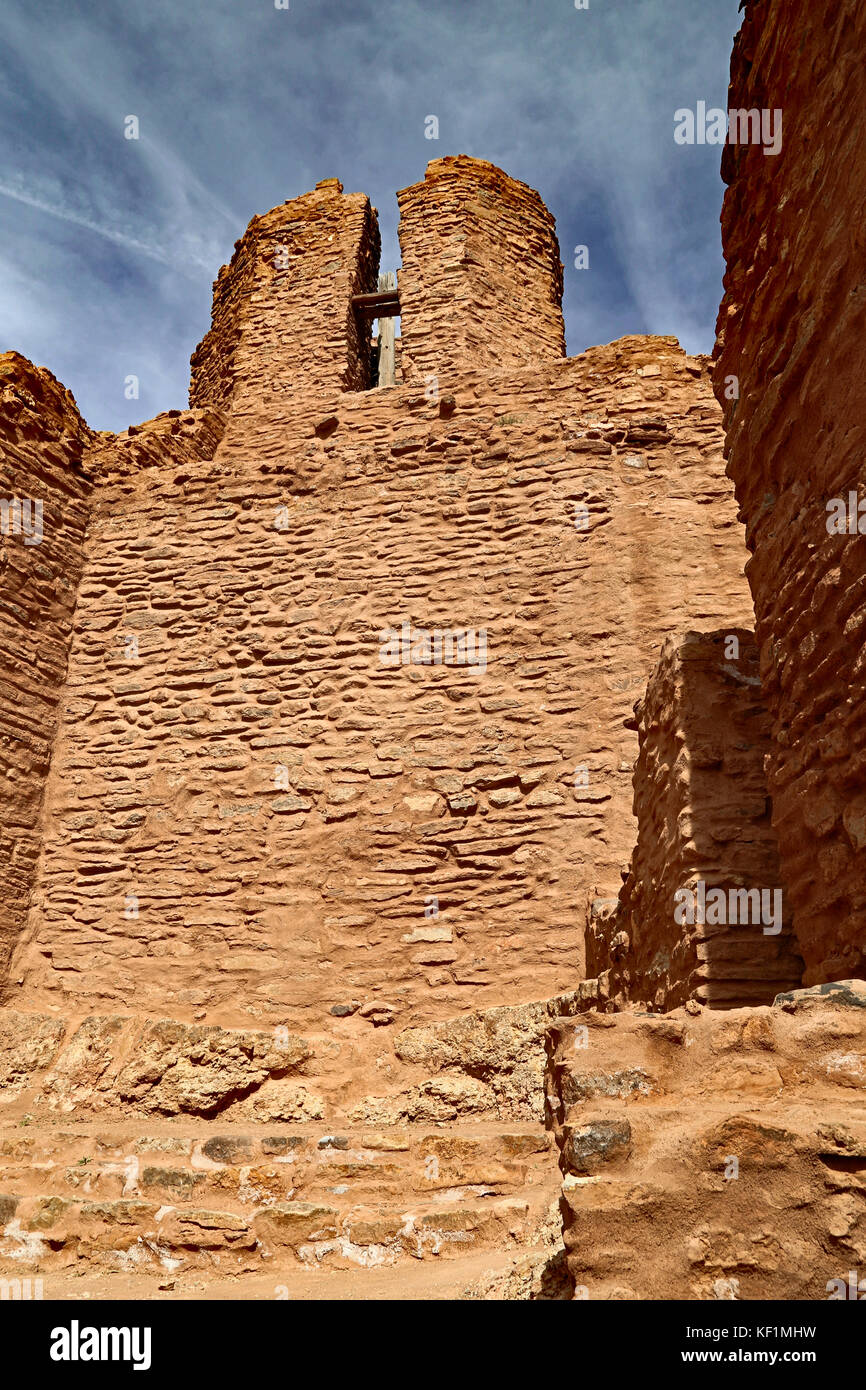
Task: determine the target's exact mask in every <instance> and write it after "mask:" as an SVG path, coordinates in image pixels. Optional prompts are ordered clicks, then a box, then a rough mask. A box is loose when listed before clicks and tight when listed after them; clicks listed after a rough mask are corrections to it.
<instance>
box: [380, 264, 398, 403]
mask: <svg viewBox="0 0 866 1390" xmlns="http://www.w3.org/2000/svg"><path fill="white" fill-rule="evenodd" d="M387 294H393V296H394V298H395V299H396V301H397V313H398V314H399V312H400V300H399V297H398V295H397V272H396V270H387V271H386V272H385V274H384V275H380V276H379V296H380V298H381V297H382V296H383V295H387ZM395 317H396V315H394V314H383V313H382V311H381V310H380V311H379V385H380V386H395V385H396V384H397V358H396V351H395V333H394V328H395V325H394V318H395Z"/></svg>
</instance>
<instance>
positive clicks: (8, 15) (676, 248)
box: [0, 0, 738, 428]
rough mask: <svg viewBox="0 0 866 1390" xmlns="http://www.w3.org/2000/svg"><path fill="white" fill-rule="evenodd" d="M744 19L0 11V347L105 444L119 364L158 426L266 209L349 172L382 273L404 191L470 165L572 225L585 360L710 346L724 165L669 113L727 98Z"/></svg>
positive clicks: (200, 0)
mask: <svg viewBox="0 0 866 1390" xmlns="http://www.w3.org/2000/svg"><path fill="white" fill-rule="evenodd" d="M737 4H738V0H717V2H716V3H715V4H714V5H712V6H696V5H695V3H694V0H629V3H628V5H627V6H626V5H623V4H622V3H621V0H620V3H616V4H615V3H613V0H599V3H597V4H596V3H595V0H593V3H592V5H591V8H590V9H589V10H588V11H576V10H575V9H574V8H573V6H572V5H571V3H570V0H545V3H544V4H543V5H539V4H537V3H532V0H497V3H496V5H490V4H487V5H467V4H466V3H465V0H438V3H437V4H436V5H435V6H431V5H430V4H429V0H355V2H354V3H353V5H351V6H347V5H346V4H345V0H315V3H313V0H297V3H293V5H292V7H291V9H290V10H289V11H276V10H275V9H274V8H273V7H272V5H270V4H269V3H268V0H185V3H184V4H183V5H182V6H178V5H177V3H176V0H149V3H148V5H147V6H136V5H126V6H116V7H104V8H103V9H102V10H101V11H100V13H99V18H98V21H97V19H96V17H95V16H94V15H88V13H87V10H88V7H86V6H76V5H68V4H65V3H63V0H43V3H41V4H39V5H31V6H16V5H14V4H13V5H7V6H0V46H2V48H3V51H4V53H5V55H6V56H7V58H8V63H9V70H10V74H11V76H10V80H9V81H7V82H6V83H4V85H3V87H2V88H0V195H2V196H0V217H2V220H3V248H2V257H3V260H2V261H0V300H5V301H6V303H7V306H8V305H11V307H12V312H11V313H10V312H6V313H4V314H3V315H2V317H0V325H2V329H3V332H4V334H5V335H6V336H5V338H4V340H3V341H2V342H0V348H4V347H17V348H19V350H22V351H26V352H27V353H28V355H31V356H35V357H37V358H38V359H39V360H40V361H42V362H44V363H46V365H48V366H50V367H51V368H52V370H54V371H56V372H57V374H58V375H59V376H61V378H62V379H64V380H65V381H66V382H67V384H68V385H69V386H70V387H71V388H72V389H73V391H74V392H75V393H76V396H77V398H78V399H79V402H80V404H81V406H82V408H83V410H84V412H85V414H86V415H87V416H88V418H89V419H90V421H91V423H93V424H94V425H98V426H106V425H108V426H112V427H116V428H119V427H122V426H123V425H125V424H126V423H128V422H129V419H130V415H131V414H132V413H133V411H134V407H131V405H130V403H129V402H127V401H126V400H125V399H124V397H123V393H122V390H120V389H119V386H118V382H122V375H123V374H122V373H121V370H120V369H121V367H122V368H123V369H124V372H134V373H136V374H138V375H140V378H141V391H142V394H141V400H140V401H139V402H138V408H139V411H140V416H141V417H142V418H144V417H146V416H147V415H149V414H155V413H156V412H157V411H158V410H162V409H166V408H168V407H170V406H175V405H180V404H182V403H183V400H184V398H185V393H186V387H187V381H188V359H189V354H190V351H191V350H192V348H193V346H194V345H195V343H196V341H197V340H198V339H199V338H200V337H201V336H202V334H203V333H204V331H205V330H206V328H207V326H208V323H209V309H210V298H211V281H212V280H213V278H214V276H215V275H216V272H217V270H218V268H219V266H220V264H221V263H222V262H223V261H224V260H227V259H228V258H229V257H230V255H231V250H232V243H233V242H234V240H235V239H236V237H238V236H239V235H240V234H241V233H242V231H243V229H244V227H245V226H246V223H247V222H248V220H249V218H250V217H251V216H252V215H253V214H254V213H256V212H263V211H265V210H266V209H268V208H269V207H272V206H274V204H276V203H278V202H281V201H283V199H285V198H288V197H293V196H295V195H297V194H298V193H301V192H304V191H305V190H306V189H308V188H310V187H312V185H313V183H314V182H315V181H316V180H317V179H319V178H323V177H328V176H332V175H336V176H338V177H340V178H341V179H342V180H343V183H344V184H345V185H346V187H347V189H351V190H352V191H355V190H363V191H365V192H368V193H369V194H370V195H371V197H372V199H373V201H374V203H376V204H377V206H378V208H379V212H380V221H381V224H382V229H383V264H384V265H385V266H386V267H387V268H391V267H392V266H394V265H396V264H397V261H398V255H399V252H398V247H397V241H396V220H397V209H396V200H395V196H394V195H395V193H396V190H397V189H398V188H400V187H403V186H405V185H406V184H409V183H412V182H415V181H417V180H418V179H420V178H422V177H423V171H424V165H425V163H426V162H427V160H428V159H431V158H436V157H438V156H440V155H444V154H456V153H459V152H461V151H465V152H467V153H470V154H475V155H479V156H482V157H484V158H486V159H490V160H493V161H494V162H495V163H498V164H500V165H501V166H502V167H503V168H505V169H506V170H507V171H508V172H509V173H512V174H514V175H515V176H516V177H518V178H521V179H524V180H525V181H526V182H528V183H530V184H532V185H533V186H534V187H536V188H538V189H539V191H540V192H541V194H542V196H543V197H544V198H545V200H546V201H547V203H548V205H549V206H550V208H551V210H552V211H553V212H554V214H555V215H556V217H557V222H558V227H559V233H560V241H561V245H562V254H563V261H564V262H565V265H566V291H565V304H564V309H565V316H566V332H567V340H568V344H569V351H571V352H575V351H579V350H580V349H581V348H582V347H583V346H585V345H587V344H589V343H592V342H603V341H608V340H609V339H610V338H612V337H616V336H618V335H619V334H621V333H626V332H658V333H675V334H677V335H678V336H679V337H680V339H681V341H682V342H683V344H684V346H686V347H687V348H689V349H690V350H708V349H709V348H710V346H711V344H712V334H713V324H714V320H715V314H716V308H717V305H718V300H719V297H720V291H721V283H720V282H721V257H720V249H719V231H718V214H719V208H720V204H721V197H722V191H723V190H722V185H721V181H720V178H719V173H718V151H714V150H713V149H712V148H707V149H704V150H697V149H689V148H688V147H685V148H684V147H679V146H676V145H675V144H674V142H673V135H672V131H673V111H674V110H675V109H676V107H677V106H681V105H689V104H692V103H693V102H694V101H695V100H697V99H698V98H701V97H705V98H707V99H708V100H711V101H716V99H717V98H720V99H721V102H720V104H724V92H725V87H726V82H727V71H728V63H729V57H730V48H731V40H732V36H733V34H734V32H735V30H736V28H737V25H738V14H737ZM429 113H435V114H437V115H438V116H439V119H440V139H439V141H438V142H434V141H428V140H425V138H424V117H425V116H426V115H427V114H429ZM128 114H135V115H137V116H138V117H139V120H140V125H141V139H140V140H138V141H134V140H129V141H127V140H124V138H123V122H124V117H125V116H126V115H128ZM578 242H588V243H589V244H590V253H591V255H590V264H591V269H590V271H588V272H582V271H577V270H575V269H574V268H573V265H572V260H571V257H572V254H573V253H572V248H573V246H574V245H575V244H576V243H578ZM15 267H19V268H21V269H22V271H23V272H24V273H22V274H19V275H18V276H16V275H15V274H14V268H15ZM43 285H47V286H49V287H50V290H49V292H48V293H47V294H44V293H42V292H41V287H42V286H43ZM13 331H14V336H15V339H16V340H15V341H12V340H11V337H12V334H13ZM83 343H84V344H86V351H82V350H81V344H83ZM139 368H140V371H139Z"/></svg>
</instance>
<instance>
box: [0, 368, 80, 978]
mask: <svg viewBox="0 0 866 1390" xmlns="http://www.w3.org/2000/svg"><path fill="white" fill-rule="evenodd" d="M92 438H93V436H92V432H91V431H90V430H89V429H88V428H87V426H86V425H85V424H84V422H83V420H82V419H81V417H80V415H79V414H78V411H77V409H76V407H75V402H74V401H73V399H72V396H71V395H70V393H69V392H68V391H67V390H65V388H64V387H62V386H61V385H60V383H59V382H58V381H56V380H55V378H54V377H53V376H52V375H51V373H50V372H48V371H46V370H45V369H44V368H41V367H34V366H32V365H31V364H30V363H29V362H28V361H27V360H26V359H25V358H23V357H20V356H19V355H18V353H15V352H7V353H4V354H3V355H2V356H0V498H2V499H3V500H5V501H11V500H12V499H14V498H17V499H19V501H23V500H24V499H27V500H28V501H29V502H31V503H32V504H35V503H36V502H37V501H39V502H41V503H42V516H41V523H40V525H41V533H42V539H41V541H40V543H39V544H30V545H28V544H26V543H25V537H24V535H23V534H20V533H19V534H18V535H13V534H11V525H12V522H11V519H10V520H9V521H8V522H7V527H8V529H9V533H8V534H6V535H3V536H0V673H2V674H0V773H2V776H3V779H4V788H5V790H4V814H3V824H2V829H0V982H2V981H3V980H4V979H5V974H6V969H7V967H8V963H9V957H10V955H11V952H12V950H13V948H14V946H15V943H16V941H17V939H18V937H19V935H20V934H21V932H22V930H23V928H24V925H25V922H26V917H27V908H28V903H29V899H30V890H31V888H32V885H33V879H34V876H35V870H36V861H37V857H38V853H39V846H40V829H39V814H40V808H41V806H42V798H43V792H44V788H45V780H46V777H47V773H48V765H49V761H50V758H51V749H52V745H53V742H54V737H55V734H56V731H57V722H58V720H57V704H58V701H59V699H60V693H61V689H62V685H63V680H64V677H65V674H66V663H67V657H68V654H69V642H70V634H71V629H72V614H73V611H74V608H75V600H76V593H77V589H78V581H79V578H80V574H81V567H82V562H83V556H82V545H83V540H84V530H85V526H86V522H87V514H88V506H89V499H90V481H89V478H88V475H87V473H86V471H85V469H84V468H83V466H82V456H83V454H84V450H85V448H86V446H87V445H88V444H89V443H90V441H91V440H92ZM30 517H31V525H32V526H33V528H34V529H33V530H32V532H31V539H33V540H35V539H36V536H37V534H38V531H37V529H36V528H35V518H36V513H35V511H34V510H33V508H31V512H30Z"/></svg>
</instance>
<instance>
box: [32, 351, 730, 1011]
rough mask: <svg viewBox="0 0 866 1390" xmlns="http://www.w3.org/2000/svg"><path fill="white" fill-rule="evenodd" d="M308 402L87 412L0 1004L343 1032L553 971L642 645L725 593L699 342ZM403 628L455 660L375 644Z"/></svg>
mask: <svg viewBox="0 0 866 1390" xmlns="http://www.w3.org/2000/svg"><path fill="white" fill-rule="evenodd" d="M236 389H237V388H236ZM314 404H315V406H316V409H314V410H313V411H312V413H311V414H307V416H306V417H304V415H303V412H302V411H301V410H300V405H301V402H300V401H299V400H298V399H296V400H295V405H294V410H295V412H296V413H295V417H294V420H293V421H291V420H290V421H286V420H285V419H284V418H283V416H282V414H280V413H277V414H276V415H275V416H274V417H271V416H269V415H268V414H266V413H265V411H264V410H263V411H262V414H261V417H260V423H259V424H258V425H257V426H256V428H255V429H248V430H244V431H242V430H241V429H240V427H239V426H238V425H237V424H236V423H232V416H231V415H230V416H229V423H228V424H224V422H223V417H222V416H221V415H220V414H219V412H214V411H210V412H208V411H205V410H204V409H203V408H200V409H198V410H196V411H193V412H190V413H186V414H181V413H179V412H178V413H176V414H175V415H174V416H173V417H160V418H159V419H158V420H156V421H154V422H151V423H150V424H148V425H146V426H143V427H139V428H136V429H135V430H134V431H131V432H129V434H128V435H123V436H120V437H118V438H117V439H109V440H100V442H99V445H98V448H97V450H96V452H95V456H94V468H95V469H96V470H97V471H98V474H99V478H100V485H99V489H98V495H97V497H96V500H95V505H94V512H93V519H92V523H91V529H90V536H89V545H88V565H87V571H86V576H85V580H84V584H83V587H82V590H81V596H82V597H81V607H80V613H79V620H78V624H77V631H76V636H75V640H74V643H73V648H72V654H71V661H70V669H69V679H68V685H67V691H66V699H67V713H66V718H65V720H64V722H63V726H62V728H61V731H60V735H59V738H58V742H57V746H56V751H55V757H54V762H53V767H52V773H51V780H50V790H49V797H48V807H47V820H46V825H45V851H44V855H43V859H42V865H41V871H40V874H39V880H38V886H37V890H36V896H35V901H34V908H33V912H32V915H31V919H30V925H29V930H28V932H27V934H26V938H25V939H24V940H23V941H22V944H21V948H20V951H19V956H18V959H17V962H16V965H15V970H14V976H15V978H16V979H17V978H19V977H21V976H23V977H24V984H23V986H21V987H20V988H19V987H17V986H16V987H15V994H14V997H15V999H16V1001H17V1002H19V1003H20V1001H21V1000H25V999H26V1000H29V1001H30V1003H32V1004H33V1005H38V1006H39V1007H42V1006H45V1005H47V1004H49V1003H51V1002H53V1003H54V1004H55V1005H56V1004H59V1005H61V1007H62V1008H63V1009H64V1010H68V1009H70V1008H73V1009H74V1008H79V1007H80V1008H82V1009H83V1010H92V1009H97V1010H98V1009H99V1008H103V1007H105V1006H108V1007H110V1008H112V1009H115V1008H118V1007H124V1006H125V1007H127V1008H129V1007H135V1008H138V1009H144V1010H147V1011H150V1012H166V1013H168V1014H170V1015H171V1016H173V1017H179V1018H183V1019H187V1020H189V1021H191V1020H193V1019H195V1018H196V1017H197V1016H199V1015H204V1014H205V1013H206V1014H207V1017H208V1018H209V1019H212V1020H214V1021H220V1022H223V1023H227V1024H242V1023H243V1024H247V1023H251V1024H253V1025H255V1024H257V1023H259V1024H261V1023H267V1024H275V1025H276V1024H285V1025H288V1026H290V1027H292V1028H296V1027H310V1026H314V1027H317V1028H322V1027H327V1028H328V1029H334V1028H336V1029H338V1030H341V1031H343V1032H347V1033H349V1034H352V1033H353V1032H354V1031H357V1030H358V1029H360V1030H361V1031H363V1030H364V1029H369V1027H370V1022H369V1016H372V1018H373V1021H374V1022H376V1021H379V1022H381V1021H386V1020H387V1019H388V1018H396V1019H397V1020H398V1021H399V1022H401V1023H408V1022H423V1021H427V1020H432V1019H436V1018H445V1017H448V1016H450V1015H452V1014H455V1013H458V1012H460V1011H461V1010H462V1009H464V1008H472V1007H480V1006H482V1005H483V1006H485V1007H486V1006H489V1005H493V1004H504V1003H511V1002H515V1001H519V1000H529V999H534V998H545V997H549V996H550V995H552V994H554V993H556V992H558V991H559V990H561V989H563V988H567V987H572V986H573V982H574V980H575V978H576V977H577V978H580V977H581V976H582V973H583V971H582V935H583V914H584V906H585V903H586V901H587V899H588V898H590V897H592V896H594V895H595V894H596V893H597V891H599V889H600V888H601V889H605V890H607V891H610V890H611V889H612V888H613V889H614V891H615V886H616V885H617V884H618V882H619V874H620V869H621V867H622V865H623V864H625V863H626V862H627V860H628V856H629V853H630V850H631V846H632V844H633V842H634V831H633V822H632V819H631V815H630V800H631V794H630V785H629V784H630V776H631V769H632V764H633V761H634V756H635V735H634V732H633V731H632V730H631V729H629V728H627V727H626V725H627V722H628V721H629V719H630V715H631V706H632V705H633V703H634V700H635V698H636V697H637V696H638V695H639V694H640V693H641V692H642V690H643V688H644V686H645V683H646V679H647V676H648V674H649V672H650V670H651V669H652V666H653V665H654V663H655V660H656V658H657V653H658V648H659V645H660V643H661V641H662V640H663V638H664V637H665V635H666V634H667V633H669V632H671V631H675V630H677V629H680V628H682V627H687V626H689V625H691V624H693V623H695V622H696V621H699V620H700V621H706V622H709V623H710V625H717V624H718V623H719V622H720V621H721V620H722V619H723V617H724V616H725V615H726V614H729V613H731V612H732V610H733V609H734V608H735V607H736V606H737V604H739V610H740V611H739V615H737V616H739V617H740V619H741V621H742V620H744V619H747V618H748V597H747V593H746V589H745V584H744V581H743V579H742V576H741V573H740V564H741V555H742V550H741V533H740V531H739V528H738V526H737V524H736V521H735V519H734V511H733V503H732V499H731V498H730V496H729V494H728V491H727V489H728V486H729V485H728V484H727V483H726V480H725V479H724V476H723V473H722V462H721V457H720V435H719V427H718V408H717V406H716V404H715V402H714V401H713V399H712V395H711V392H710V390H709V386H708V381H707V376H706V366H705V363H703V362H702V361H695V360H693V359H689V358H687V357H686V356H685V355H684V354H683V353H682V352H681V351H680V350H679V348H678V347H677V346H676V344H675V343H673V342H672V341H670V340H665V339H649V340H647V339H626V340H623V341H622V342H620V343H618V344H614V345H612V346H611V347H608V348H599V349H594V350H592V351H591V352H588V353H586V354H584V355H583V356H582V357H579V358H575V359H570V360H564V361H562V362H560V363H552V364H550V365H549V366H547V367H545V368H543V369H542V368H541V367H539V368H537V369H535V370H533V371H529V370H524V371H522V372H518V373H511V374H507V373H502V374H500V375H499V376H498V377H497V378H496V380H495V383H489V382H488V381H487V380H486V378H485V376H484V374H483V373H480V372H472V371H471V370H470V369H469V368H468V367H467V368H466V369H465V372H464V376H463V378H462V381H461V385H460V387H459V389H458V390H456V391H455V393H454V395H453V398H452V399H451V400H450V401H449V400H446V398H445V397H442V398H441V399H440V401H439V402H436V401H428V400H427V399H426V398H425V396H424V395H423V393H420V392H418V391H416V390H415V389H414V388H412V387H399V388H394V389H393V390H385V391H374V392H360V393H353V392H344V393H341V394H338V395H334V396H332V397H331V398H330V400H329V401H328V402H327V403H326V404H325V405H324V407H322V403H321V401H320V400H319V398H318V397H315V398H314ZM221 431H224V432H222V434H221ZM218 439H220V442H219V443H217V440H218ZM214 449H215V452H214ZM584 509H585V510H584ZM584 528H585V529H584ZM404 622H411V624H412V631H413V632H417V631H419V630H420V631H422V632H423V631H433V632H436V631H442V630H445V631H450V630H453V631H457V632H464V631H466V630H469V631H472V632H476V633H479V632H484V633H485V634H486V657H485V664H486V669H484V670H482V669H481V666H480V665H479V664H477V663H476V664H475V665H474V666H471V665H466V664H464V665H457V664H439V665H434V664H430V665H418V664H397V665H393V664H384V663H383V659H382V651H383V633H386V632H387V631H388V630H394V631H397V632H402V624H403V623H404ZM334 1008H338V1009H340V1010H344V1011H346V1013H347V1018H346V1021H344V1022H339V1021H337V1020H335V1019H334V1018H333V1017H332V1016H331V1014H330V1011H331V1010H332V1009H334ZM356 1010H357V1016H355V1017H348V1015H349V1014H352V1013H354V1011H356ZM365 1014H366V1015H368V1017H367V1018H365V1016H364V1015H365Z"/></svg>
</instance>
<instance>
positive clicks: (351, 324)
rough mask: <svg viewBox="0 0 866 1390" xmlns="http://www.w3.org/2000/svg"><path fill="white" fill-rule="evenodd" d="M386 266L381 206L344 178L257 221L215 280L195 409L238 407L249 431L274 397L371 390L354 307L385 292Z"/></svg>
mask: <svg viewBox="0 0 866 1390" xmlns="http://www.w3.org/2000/svg"><path fill="white" fill-rule="evenodd" d="M284 261H285V262H287V264H284ZM378 267H379V228H378V223H377V221H376V214H375V209H374V208H372V207H371V206H370V200H369V198H367V196H366V195H365V194H363V193H350V194H344V193H343V187H342V184H341V183H340V182H339V180H338V179H323V180H322V182H321V183H319V184H317V185H316V189H315V191H314V192H312V193H306V194H304V195H303V197H301V198H295V199H293V200H292V201H291V202H288V203H283V204H282V205H281V206H280V207H277V208H273V209H272V210H271V211H270V212H269V213H266V214H265V215H264V216H263V217H254V218H253V219H252V221H251V222H250V224H249V227H248V228H247V230H246V232H245V233H244V235H243V237H241V239H240V240H239V241H238V242H236V243H235V254H234V256H233V258H232V262H231V265H229V266H223V267H222V269H221V270H220V273H219V276H218V278H217V280H216V281H215V282H214V306H213V326H212V328H211V329H210V331H209V332H208V333H207V334H206V335H205V337H204V338H203V339H202V341H201V343H200V344H199V346H198V347H197V348H196V350H195V352H194V353H193V355H192V358H191V359H190V361H191V365H192V375H191V380H190V396H189V399H190V405H192V406H215V407H217V408H218V409H221V410H224V409H227V408H228V406H229V403H231V409H232V411H233V413H234V415H235V416H236V417H237V420H238V423H239V424H243V425H244V426H245V427H246V426H249V425H250V424H252V423H254V422H255V419H256V418H258V417H259V416H261V415H262V414H263V413H265V414H266V413H268V411H269V409H270V407H271V405H272V404H273V402H274V400H275V399H278V397H275V394H274V393H275V392H279V391H284V390H290V391H296V390H298V389H301V390H308V389H309V386H310V384H311V383H315V384H316V385H317V386H318V388H319V389H320V390H323V391H326V392H330V393H333V391H334V390H343V391H360V390H363V389H364V388H366V387H368V386H369V385H370V352H369V332H368V331H367V332H364V331H363V330H364V325H363V321H361V320H359V319H357V318H356V316H355V313H354V310H353V309H352V303H351V300H352V295H353V294H361V293H366V292H368V291H370V290H374V289H375V288H376V283H377V275H378ZM366 327H367V330H369V323H368V324H367V325H366Z"/></svg>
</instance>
